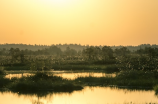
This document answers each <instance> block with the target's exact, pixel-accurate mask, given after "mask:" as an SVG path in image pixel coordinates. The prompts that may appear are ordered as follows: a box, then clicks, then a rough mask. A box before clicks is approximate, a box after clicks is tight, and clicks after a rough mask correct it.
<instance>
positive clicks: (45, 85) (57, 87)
mask: <svg viewBox="0 0 158 104" xmlns="http://www.w3.org/2000/svg"><path fill="white" fill-rule="evenodd" d="M9 88H10V89H11V90H13V91H18V92H38V91H40V90H47V91H49V90H50V91H54V92H56V91H57V92H60V91H62V92H63V91H68V92H71V91H73V90H81V89H82V86H79V85H75V84H73V83H71V81H69V80H66V79H63V78H62V77H58V76H53V75H48V74H46V73H41V72H38V73H36V74H35V75H34V76H30V77H22V78H20V79H17V80H16V81H14V82H13V83H12V84H11V85H10V86H9Z"/></svg>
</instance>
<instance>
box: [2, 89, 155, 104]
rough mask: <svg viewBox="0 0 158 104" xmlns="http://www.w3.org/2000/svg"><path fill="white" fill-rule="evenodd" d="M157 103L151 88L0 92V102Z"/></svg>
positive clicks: (54, 103)
mask: <svg viewBox="0 0 158 104" xmlns="http://www.w3.org/2000/svg"><path fill="white" fill-rule="evenodd" d="M150 103H151V104H158V97H157V96H156V95H155V94H154V91H153V90H147V91H146V90H128V89H118V88H111V87H85V88H84V89H83V90H81V91H74V92H72V93H48V94H45V95H44V94H43V95H37V94H32V95H29V94H19V93H13V92H0V104H150Z"/></svg>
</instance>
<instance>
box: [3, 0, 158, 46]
mask: <svg viewBox="0 0 158 104" xmlns="http://www.w3.org/2000/svg"><path fill="white" fill-rule="evenodd" d="M157 6H158V0H0V44H4V43H23V44H47V45H51V44H59V43H61V44H64V43H68V44H69V43H77V44H83V45H87V44H89V45H139V44H144V43H149V44H158V41H157V38H158V7H157Z"/></svg>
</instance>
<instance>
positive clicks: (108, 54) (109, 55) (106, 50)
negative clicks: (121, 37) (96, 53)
mask: <svg viewBox="0 0 158 104" xmlns="http://www.w3.org/2000/svg"><path fill="white" fill-rule="evenodd" d="M102 55H103V56H102V57H103V59H104V60H106V59H113V58H114V57H113V50H112V49H111V48H110V47H109V46H104V47H103V48H102Z"/></svg>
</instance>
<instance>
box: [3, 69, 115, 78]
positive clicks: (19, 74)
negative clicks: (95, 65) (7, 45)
mask: <svg viewBox="0 0 158 104" xmlns="http://www.w3.org/2000/svg"><path fill="white" fill-rule="evenodd" d="M7 73H8V74H7V75H6V76H5V77H6V78H9V79H11V78H13V77H15V78H21V77H23V76H31V75H34V73H35V72H21V71H19V72H7ZM47 73H50V74H54V75H55V76H61V77H63V78H66V79H75V78H77V77H81V76H82V77H86V76H94V77H105V76H106V77H107V76H108V77H110V76H111V77H115V76H116V74H106V73H102V72H72V71H50V72H47Z"/></svg>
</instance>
